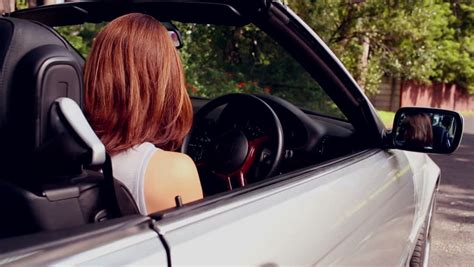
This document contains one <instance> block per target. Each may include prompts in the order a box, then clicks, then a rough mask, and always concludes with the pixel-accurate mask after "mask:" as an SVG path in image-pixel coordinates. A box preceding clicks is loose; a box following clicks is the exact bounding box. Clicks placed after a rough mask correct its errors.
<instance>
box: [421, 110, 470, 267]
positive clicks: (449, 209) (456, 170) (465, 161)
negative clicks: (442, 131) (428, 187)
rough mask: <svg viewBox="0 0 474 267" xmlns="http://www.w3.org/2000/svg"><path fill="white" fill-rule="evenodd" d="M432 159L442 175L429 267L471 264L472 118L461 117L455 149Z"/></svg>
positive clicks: (432, 233)
mask: <svg viewBox="0 0 474 267" xmlns="http://www.w3.org/2000/svg"><path fill="white" fill-rule="evenodd" d="M432 158H433V159H434V161H436V163H437V164H438V165H439V166H440V167H441V172H442V174H441V175H442V176H441V185H440V191H439V194H438V198H437V209H436V212H435V217H434V221H433V225H432V227H433V228H432V230H431V246H432V247H431V258H430V266H474V117H468V118H465V129H464V137H463V140H462V142H461V146H460V148H459V149H458V151H456V152H455V153H454V154H452V155H433V156H432Z"/></svg>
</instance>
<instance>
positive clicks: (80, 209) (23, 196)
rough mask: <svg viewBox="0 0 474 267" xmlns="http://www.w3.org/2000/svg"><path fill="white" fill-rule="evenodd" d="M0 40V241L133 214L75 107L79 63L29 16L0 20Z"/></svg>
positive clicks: (79, 81) (128, 198)
mask: <svg viewBox="0 0 474 267" xmlns="http://www.w3.org/2000/svg"><path fill="white" fill-rule="evenodd" d="M0 40H1V41H0V149H1V150H0V155H1V158H0V212H1V214H2V219H0V238H3V237H9V236H16V235H21V234H27V233H32V232H37V231H45V230H57V229H65V228H68V227H73V226H78V225H82V224H86V223H92V222H98V221H101V220H105V219H108V218H114V217H118V216H123V215H127V214H137V213H138V209H137V208H136V205H135V203H134V201H133V198H132V197H131V195H130V194H129V192H128V191H127V190H126V189H125V187H124V186H123V185H121V184H120V183H118V182H117V181H115V180H114V179H113V178H112V174H111V167H110V160H109V161H105V159H106V154H105V148H104V147H103V145H102V143H100V141H99V140H98V138H97V137H96V136H95V134H94V133H93V132H92V129H90V126H89V125H88V123H87V121H86V120H85V118H84V116H83V114H82V112H81V110H80V107H81V106H82V66H83V62H84V60H83V59H82V58H81V57H80V56H79V54H78V53H77V52H76V51H75V50H74V49H73V48H72V47H71V46H70V45H69V44H68V43H67V42H66V41H65V40H64V39H63V38H62V37H60V36H59V35H58V34H57V33H56V32H55V31H54V30H52V29H51V28H49V27H47V26H45V25H42V24H40V23H36V22H32V21H27V20H20V19H14V18H0ZM65 103H66V104H65ZM76 103H77V104H76ZM77 105H79V107H78V106H77ZM85 132H87V133H88V134H84V133H85ZM104 164H105V165H104ZM104 166H105V167H104ZM85 167H87V168H88V167H92V168H95V169H96V170H99V169H103V172H99V171H90V170H85ZM117 198H118V199H119V201H118V202H117Z"/></svg>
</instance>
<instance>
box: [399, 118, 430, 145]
mask: <svg viewBox="0 0 474 267" xmlns="http://www.w3.org/2000/svg"><path fill="white" fill-rule="evenodd" d="M404 122H405V144H406V145H408V146H410V147H411V148H414V149H422V148H432V147H433V129H432V126H431V118H430V117H429V116H428V115H426V114H424V113H419V114H410V115H408V114H407V115H406V118H405V121H404Z"/></svg>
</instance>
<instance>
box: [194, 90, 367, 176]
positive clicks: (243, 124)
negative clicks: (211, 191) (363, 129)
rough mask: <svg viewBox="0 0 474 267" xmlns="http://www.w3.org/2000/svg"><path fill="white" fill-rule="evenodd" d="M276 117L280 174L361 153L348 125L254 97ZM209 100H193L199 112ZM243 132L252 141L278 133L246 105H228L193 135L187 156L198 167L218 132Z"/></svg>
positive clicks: (266, 97)
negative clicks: (280, 136) (279, 128)
mask: <svg viewBox="0 0 474 267" xmlns="http://www.w3.org/2000/svg"><path fill="white" fill-rule="evenodd" d="M255 96H257V97H258V98H260V99H261V100H263V101H264V102H265V103H267V104H268V105H269V106H270V107H271V109H273V111H274V112H275V113H276V115H277V117H278V119H279V120H280V123H281V125H282V129H283V136H284V157H283V160H282V163H281V166H280V170H279V173H286V172H289V171H292V170H295V169H299V168H303V167H307V166H310V165H314V164H317V163H320V162H324V161H327V160H329V159H332V158H335V157H338V156H341V155H345V154H350V153H352V152H354V151H355V150H358V148H357V144H358V142H357V141H356V139H357V137H356V134H355V133H354V129H353V127H352V125H351V124H350V123H348V122H346V121H341V120H338V119H334V118H329V117H325V116H323V115H320V114H312V113H305V112H303V110H301V109H300V108H298V107H296V106H295V105H293V104H291V103H290V102H288V101H286V100H284V99H282V98H279V97H276V96H271V95H255ZM208 101H209V100H207V99H202V98H192V102H193V107H194V111H195V112H197V111H198V110H199V109H200V108H201V107H202V106H204V105H205V104H206V103H207V102H208ZM232 129H240V130H241V131H242V132H244V134H245V135H246V136H248V137H250V138H258V137H262V136H268V137H269V138H270V139H271V138H272V136H273V132H274V131H275V129H273V128H272V125H271V124H270V123H268V122H267V120H265V117H264V116H262V115H261V114H259V113H258V112H255V111H254V110H253V109H252V107H251V106H249V105H246V104H245V103H239V105H235V104H234V105H225V106H222V107H219V108H217V109H216V110H214V111H213V112H212V113H210V114H209V115H208V116H207V117H206V120H205V122H204V127H200V129H196V130H195V131H194V132H193V138H192V140H190V141H189V144H188V149H189V151H188V154H189V155H190V156H191V157H192V158H193V160H194V161H195V162H196V164H197V165H198V167H199V166H200V165H201V164H203V163H204V162H205V161H206V160H209V158H208V155H209V150H211V149H212V140H213V136H215V133H216V132H223V131H230V130H232Z"/></svg>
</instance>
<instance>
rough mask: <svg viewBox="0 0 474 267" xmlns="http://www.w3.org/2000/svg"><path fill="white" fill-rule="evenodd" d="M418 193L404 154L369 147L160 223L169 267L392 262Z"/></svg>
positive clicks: (405, 237) (404, 243) (409, 224)
mask: <svg viewBox="0 0 474 267" xmlns="http://www.w3.org/2000/svg"><path fill="white" fill-rule="evenodd" d="M374 166H377V167H374ZM413 190H414V187H413V181H412V172H411V169H410V167H409V164H408V162H407V160H406V157H405V156H404V154H403V153H402V152H399V151H390V152H386V151H383V150H371V151H366V152H363V153H361V154H359V155H357V156H352V157H349V158H348V159H347V160H344V161H343V162H339V163H333V164H329V165H327V167H325V168H323V169H322V170H316V171H313V172H308V173H306V174H300V175H299V177H297V178H294V179H289V180H286V181H283V182H280V183H276V184H274V185H272V186H267V187H265V188H262V189H261V190H257V191H255V192H249V193H248V194H243V195H242V196H240V197H235V198H234V199H231V200H227V201H222V202H221V203H219V204H216V206H215V207H213V206H209V207H206V210H205V211H203V212H196V213H194V214H187V215H186V214H185V215H183V217H179V218H173V217H171V218H167V219H163V220H161V221H159V222H157V228H158V229H159V230H160V233H161V234H162V235H163V237H164V239H165V240H166V242H167V244H168V246H169V247H170V253H171V254H170V256H171V261H172V265H189V264H197V265H212V264H217V265H222V264H238V265H240V264H244V265H265V264H277V265H289V264H291V265H314V264H321V265H326V264H351V263H358V264H369V263H370V264H374V263H377V262H379V263H383V264H388V265H394V264H400V262H401V261H402V259H403V258H404V256H403V255H402V254H403V253H404V252H405V250H404V248H405V247H406V246H407V245H408V243H409V240H408V235H409V233H410V232H411V230H412V225H413V216H414V192H413ZM387 240H390V242H387ZM354 251H355V253H354Z"/></svg>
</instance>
